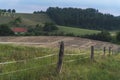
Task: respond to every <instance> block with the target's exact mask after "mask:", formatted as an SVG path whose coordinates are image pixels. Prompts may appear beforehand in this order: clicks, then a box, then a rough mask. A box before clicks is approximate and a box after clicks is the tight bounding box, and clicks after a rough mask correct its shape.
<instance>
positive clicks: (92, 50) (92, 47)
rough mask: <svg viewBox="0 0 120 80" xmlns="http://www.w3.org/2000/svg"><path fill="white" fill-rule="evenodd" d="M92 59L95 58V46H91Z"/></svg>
mask: <svg viewBox="0 0 120 80" xmlns="http://www.w3.org/2000/svg"><path fill="white" fill-rule="evenodd" d="M90 57H91V60H92V61H93V60H94V46H91V56H90Z"/></svg>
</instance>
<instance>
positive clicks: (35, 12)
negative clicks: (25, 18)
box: [33, 10, 46, 14]
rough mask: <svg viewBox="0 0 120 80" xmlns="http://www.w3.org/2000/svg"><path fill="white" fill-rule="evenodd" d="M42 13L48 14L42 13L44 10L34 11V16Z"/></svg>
mask: <svg viewBox="0 0 120 80" xmlns="http://www.w3.org/2000/svg"><path fill="white" fill-rule="evenodd" d="M41 13H46V12H44V11H42V10H41V11H34V12H33V14H41Z"/></svg>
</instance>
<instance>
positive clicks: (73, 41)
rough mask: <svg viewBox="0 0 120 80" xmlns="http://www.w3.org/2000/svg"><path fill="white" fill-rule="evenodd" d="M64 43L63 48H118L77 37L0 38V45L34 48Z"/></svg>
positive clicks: (110, 44)
mask: <svg viewBox="0 0 120 80" xmlns="http://www.w3.org/2000/svg"><path fill="white" fill-rule="evenodd" d="M60 41H64V42H65V47H68V48H79V49H86V48H90V46H92V45H93V46H95V47H97V48H99V47H101V48H103V47H104V46H106V47H110V46H111V47H113V48H115V49H117V48H119V46H118V45H115V44H112V43H108V42H101V41H95V40H90V39H83V38H78V37H63V36H59V37H58V36H31V37H30V36H27V37H0V43H1V44H19V45H25V46H26V45H27V46H36V47H57V46H59V42H60Z"/></svg>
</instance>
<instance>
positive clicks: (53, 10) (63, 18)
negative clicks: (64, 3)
mask: <svg viewBox="0 0 120 80" xmlns="http://www.w3.org/2000/svg"><path fill="white" fill-rule="evenodd" d="M46 13H47V14H48V16H49V17H50V18H51V19H52V20H53V21H54V22H55V23H56V24H58V25H64V26H71V27H79V28H85V29H95V30H117V29H120V16H118V17H116V16H113V15H111V14H103V13H101V12H99V11H98V10H96V9H93V8H87V9H81V8H59V7H49V8H48V9H47V11H46Z"/></svg>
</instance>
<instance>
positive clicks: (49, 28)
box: [43, 23, 58, 32]
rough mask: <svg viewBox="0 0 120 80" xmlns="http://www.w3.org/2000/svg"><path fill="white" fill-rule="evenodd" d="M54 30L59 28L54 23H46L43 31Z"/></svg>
mask: <svg viewBox="0 0 120 80" xmlns="http://www.w3.org/2000/svg"><path fill="white" fill-rule="evenodd" d="M54 30H58V27H57V26H55V25H54V24H53V23H45V25H44V27H43V31H46V32H52V31H54Z"/></svg>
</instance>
